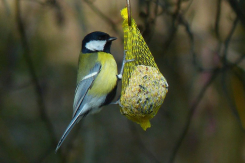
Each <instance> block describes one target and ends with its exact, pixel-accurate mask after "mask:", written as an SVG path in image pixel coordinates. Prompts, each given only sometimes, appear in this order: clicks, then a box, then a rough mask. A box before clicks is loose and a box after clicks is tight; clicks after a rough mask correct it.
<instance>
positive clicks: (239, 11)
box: [228, 0, 245, 27]
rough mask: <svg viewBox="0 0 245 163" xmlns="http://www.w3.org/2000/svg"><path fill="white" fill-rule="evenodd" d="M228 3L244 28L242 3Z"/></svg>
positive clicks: (244, 14) (230, 0) (234, 0)
mask: <svg viewBox="0 0 245 163" xmlns="http://www.w3.org/2000/svg"><path fill="white" fill-rule="evenodd" d="M228 2H229V3H230V5H231V8H232V9H233V10H234V11H235V13H236V15H237V17H238V18H239V20H240V21H241V22H242V24H243V26H244V27H245V11H244V5H245V3H244V2H243V1H237V0H228Z"/></svg>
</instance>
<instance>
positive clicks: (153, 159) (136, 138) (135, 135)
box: [128, 121, 161, 163]
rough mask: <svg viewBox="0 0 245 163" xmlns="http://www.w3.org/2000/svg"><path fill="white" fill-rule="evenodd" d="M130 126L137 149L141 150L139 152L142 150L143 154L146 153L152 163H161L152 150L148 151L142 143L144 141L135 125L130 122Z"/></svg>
mask: <svg viewBox="0 0 245 163" xmlns="http://www.w3.org/2000/svg"><path fill="white" fill-rule="evenodd" d="M128 124H129V127H130V131H131V132H132V135H133V139H134V142H135V143H137V144H138V145H137V147H138V148H139V150H142V151H143V153H145V154H146V155H147V156H148V158H150V159H151V162H155V163H160V162H161V161H159V160H158V159H157V158H156V157H155V156H154V154H153V153H152V152H151V151H150V150H148V149H147V148H146V146H145V145H144V143H143V142H142V140H141V138H140V135H139V133H138V131H137V128H136V127H135V125H134V124H133V123H131V122H130V121H128Z"/></svg>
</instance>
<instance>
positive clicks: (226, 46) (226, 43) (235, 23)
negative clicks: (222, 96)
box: [170, 17, 244, 163]
mask: <svg viewBox="0 0 245 163" xmlns="http://www.w3.org/2000/svg"><path fill="white" fill-rule="evenodd" d="M180 18H181V19H180V22H181V24H183V25H184V26H185V27H186V32H187V34H188V35H189V38H190V42H191V52H192V54H193V59H194V63H195V57H196V55H195V52H194V46H193V45H194V40H193V34H192V33H191V30H190V28H189V25H188V22H187V21H185V20H184V19H183V17H180ZM216 21H218V19H216ZM237 23H238V18H236V19H235V20H234V22H233V26H232V28H231V30H230V32H229V34H228V36H227V38H226V40H225V43H224V44H225V45H224V46H225V48H224V52H223V57H224V60H223V63H224V65H223V67H222V68H218V67H217V68H215V69H211V70H210V72H211V73H212V76H211V77H210V78H209V80H208V82H206V84H205V85H204V86H203V87H202V89H201V91H200V93H199V94H198V96H197V98H196V100H195V101H194V103H193V104H192V106H191V108H190V111H189V113H188V116H187V122H186V124H185V126H184V130H183V132H182V133H181V136H180V138H179V139H178V141H177V143H176V145H175V147H174V149H173V153H172V154H171V157H170V163H172V162H174V159H175V157H176V154H177V152H178V149H179V148H180V146H181V144H182V142H183V140H184V138H185V136H186V134H187V132H188V129H189V126H190V123H191V119H192V117H193V114H194V112H195V110H196V108H197V107H198V105H199V103H200V102H201V100H202V98H203V96H204V94H205V92H206V90H207V88H208V87H209V86H210V84H211V83H212V82H213V81H214V79H215V78H216V77H217V76H218V74H219V73H220V72H225V71H226V70H227V68H230V67H229V66H228V64H227V53H228V47H229V44H230V41H231V38H232V35H233V33H234V31H235V28H236V25H237ZM192 48H193V49H192ZM243 58H244V55H242V56H241V57H240V58H239V59H238V60H237V61H236V62H237V63H238V62H240V61H241V60H242V59H243ZM198 69H199V70H204V69H203V68H201V67H198ZM223 83H224V81H223ZM223 86H224V85H223ZM233 112H234V109H233ZM235 115H236V114H235Z"/></svg>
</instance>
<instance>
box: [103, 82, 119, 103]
mask: <svg viewBox="0 0 245 163" xmlns="http://www.w3.org/2000/svg"><path fill="white" fill-rule="evenodd" d="M116 93H117V84H116V85H115V87H114V88H113V89H112V91H111V92H110V93H109V94H108V95H107V96H106V98H105V102H104V103H103V104H101V105H100V106H104V105H108V104H110V103H111V102H112V100H113V99H114V97H115V96H116Z"/></svg>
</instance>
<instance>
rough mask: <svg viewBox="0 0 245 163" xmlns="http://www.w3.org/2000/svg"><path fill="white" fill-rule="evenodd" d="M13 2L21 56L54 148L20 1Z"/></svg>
mask: <svg viewBox="0 0 245 163" xmlns="http://www.w3.org/2000/svg"><path fill="white" fill-rule="evenodd" d="M15 3H16V21H17V28H18V31H19V34H20V39H21V45H22V47H23V50H24V53H23V56H24V59H25V62H26V64H27V67H28V71H29V74H30V76H31V79H32V82H33V83H34V87H35V93H36V102H37V105H38V111H39V113H40V117H41V120H42V121H43V122H44V124H45V126H46V128H47V130H48V133H49V136H50V139H51V143H52V146H53V148H54V149H55V146H56V145H57V141H56V137H55V133H54V127H53V125H52V123H51V121H50V120H49V118H48V115H47V113H46V108H45V104H44V97H43V92H42V88H41V85H40V83H39V80H38V77H37V74H36V72H35V67H34V65H33V62H32V59H31V56H30V55H31V51H30V47H29V44H28V40H27V37H26V32H25V26H24V23H23V21H22V18H21V6H20V1H19V0H16V1H15ZM59 155H60V157H61V158H62V157H63V156H62V155H61V153H59Z"/></svg>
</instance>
